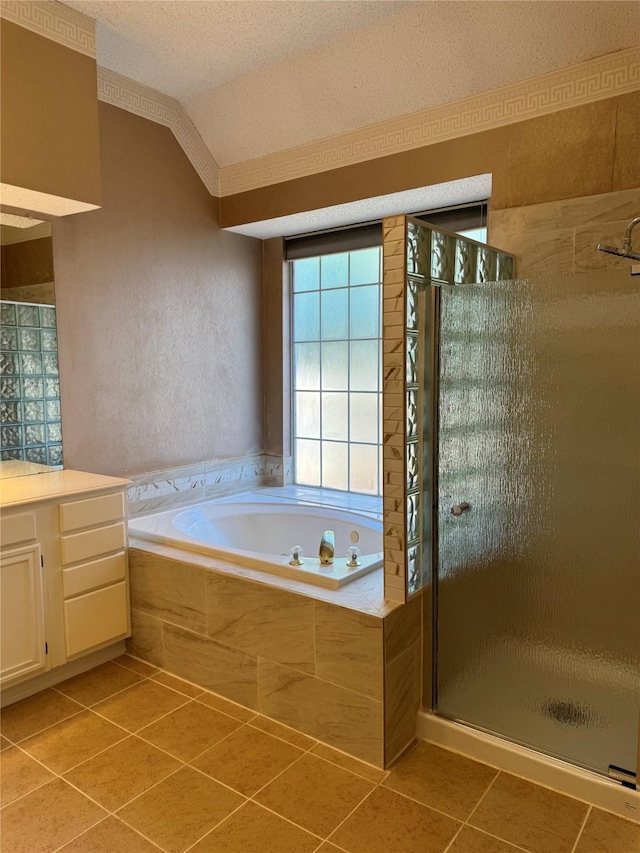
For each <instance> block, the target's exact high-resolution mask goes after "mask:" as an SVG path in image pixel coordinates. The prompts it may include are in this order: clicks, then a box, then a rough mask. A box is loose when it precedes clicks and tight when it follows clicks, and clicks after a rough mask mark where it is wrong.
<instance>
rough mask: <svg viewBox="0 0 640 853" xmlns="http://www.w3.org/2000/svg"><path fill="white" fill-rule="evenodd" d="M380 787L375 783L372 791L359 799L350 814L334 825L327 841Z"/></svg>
mask: <svg viewBox="0 0 640 853" xmlns="http://www.w3.org/2000/svg"><path fill="white" fill-rule="evenodd" d="M379 787H380V786H379V785H374V786H373V788H372V789H371V790H370V791H367V793H366V794H365V795H364V797H362V799H361V800H359V801H358V802H357V803H356V805H355V806H354V808H352V809H351V811H350V812H349V814H348V815H346V817H345V818H344V819H343V820H341V821H340V823H339V824H338V825H337V826H334V828H333V829H332V830H331V832H330V833H329V835H327V838H326V840H327V841H330V839H331V836H332V835H334V834H335V833H336V832H337V831H338V830H339V829H340V827H341V826H342V825H343V824H344V823H346V822H347V821H348V820H349V818H350V817H351V815H352V814H353V813H354V812H355V811H357V810H358V809H359V808H360V806H361V805H362V804H363V803H364V801H365V800H366V799H368V798H369V797H370V796H371V795H372V794H373V792H374V791H375V790H376V789H377V788H379ZM330 843H331V844H333V841H331V842H330Z"/></svg>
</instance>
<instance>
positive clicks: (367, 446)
mask: <svg viewBox="0 0 640 853" xmlns="http://www.w3.org/2000/svg"><path fill="white" fill-rule="evenodd" d="M381 257H382V252H381V249H380V247H379V246H375V247H373V248H368V249H359V250H357V251H350V252H340V253H336V254H330V255H322V256H321V257H313V258H304V259H301V260H295V261H292V262H291V264H292V268H293V276H292V280H293V337H292V340H293V347H292V349H293V353H292V355H293V364H292V378H293V393H294V406H293V439H294V482H296V483H299V484H301V485H308V486H322V487H325V488H330V489H340V490H343V491H351V492H359V493H363V494H372V495H379V494H381V486H382V458H381V450H380V447H381V428H382V389H381V337H382V332H381V292H382V283H381V271H380V264H381Z"/></svg>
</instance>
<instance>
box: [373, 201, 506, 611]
mask: <svg viewBox="0 0 640 853" xmlns="http://www.w3.org/2000/svg"><path fill="white" fill-rule="evenodd" d="M383 256H384V257H383V264H384V277H383V297H384V302H383V349H384V356H383V377H384V430H383V431H384V454H383V460H384V463H383V464H384V512H385V597H387V598H391V599H392V600H395V601H406V600H407V598H408V597H409V596H411V595H412V594H414V593H416V592H418V591H419V590H420V589H421V588H422V587H423V586H425V585H426V584H427V583H429V580H430V577H431V554H432V543H431V510H432V500H433V486H434V480H433V477H434V472H433V453H434V442H435V406H434V402H433V400H434V396H433V389H434V388H435V382H436V379H437V377H436V376H435V375H434V374H435V372H436V370H437V359H436V351H437V334H438V328H437V327H438V321H437V310H438V303H439V300H438V298H437V293H436V292H434V290H433V289H434V288H436V289H437V288H438V287H442V286H455V285H458V284H467V283H472V282H484V281H492V280H509V279H512V278H513V275H514V257H513V256H512V255H509V254H507V253H505V252H500V251H499V250H497V249H494V248H492V247H490V246H485V245H483V244H481V243H477V242H476V241H474V240H470V239H469V238H468V237H463V236H461V235H460V234H454V233H452V232H448V231H444V230H442V229H436V228H433V227H432V226H430V225H429V224H426V223H424V222H421V221H420V220H417V219H413V218H411V217H405V216H396V217H390V218H389V219H385V220H384V222H383Z"/></svg>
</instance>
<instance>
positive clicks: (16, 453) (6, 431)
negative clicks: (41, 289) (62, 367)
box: [0, 300, 62, 465]
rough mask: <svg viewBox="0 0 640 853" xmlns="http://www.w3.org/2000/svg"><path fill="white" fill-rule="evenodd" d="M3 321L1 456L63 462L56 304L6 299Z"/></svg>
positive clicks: (0, 342)
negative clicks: (38, 303)
mask: <svg viewBox="0 0 640 853" xmlns="http://www.w3.org/2000/svg"><path fill="white" fill-rule="evenodd" d="M1 310H2V316H1V321H2V322H1V325H0V345H1V352H0V398H1V402H0V416H1V421H2V423H1V425H0V459H3V460H7V459H21V460H23V461H26V462H38V463H41V464H43V465H62V424H61V421H60V384H59V379H58V342H57V337H56V309H55V307H54V306H53V305H35V304H31V303H23V302H5V301H4V300H3V301H2V305H1Z"/></svg>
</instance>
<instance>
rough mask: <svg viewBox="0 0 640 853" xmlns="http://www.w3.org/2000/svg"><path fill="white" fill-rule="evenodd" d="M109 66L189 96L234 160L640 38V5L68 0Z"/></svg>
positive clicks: (217, 148) (518, 0)
mask: <svg viewBox="0 0 640 853" xmlns="http://www.w3.org/2000/svg"><path fill="white" fill-rule="evenodd" d="M66 5H68V6H71V7H73V8H75V9H77V10H78V11H80V12H83V13H85V14H87V15H89V16H90V17H93V18H95V19H96V21H97V51H98V63H99V64H100V65H102V66H105V67H107V68H110V69H111V70H113V71H117V72H119V73H120V74H123V75H125V76H126V77H129V78H131V79H133V80H136V81H138V82H140V83H144V84H145V85H147V86H151V87H153V88H155V89H159V90H160V91H161V92H164V93H166V94H169V95H172V96H173V97H176V98H178V100H180V101H181V103H182V104H183V105H184V107H185V108H186V110H187V113H188V114H189V116H190V117H191V119H192V121H193V122H194V124H195V126H196V128H197V130H198V132H199V133H200V135H201V136H202V138H203V140H204V142H205V144H206V145H207V147H208V148H209V150H210V151H211V153H212V155H213V157H214V158H215V160H216V161H217V162H218V164H219V165H220V166H228V165H231V164H234V163H240V162H244V161H246V160H249V159H252V158H255V157H260V156H263V155H266V154H271V153H274V152H277V151H281V150H283V149H287V148H292V147H295V146H299V145H304V144H306V143H310V142H314V141H317V140H319V139H323V138H325V137H329V136H334V135H336V134H341V133H347V132H349V131H352V130H356V129H358V128H362V127H366V126H368V125H370V124H375V123H377V122H381V121H385V120H388V119H392V118H395V117H397V116H400V115H403V114H406V113H411V112H414V111H417V110H422V109H427V108H429V107H434V106H437V105H440V104H444V103H449V102H451V101H456V100H459V99H461V98H465V97H469V96H472V95H477V94H480V93H483V92H487V91H489V90H491V89H495V88H498V87H500V86H505V85H508V84H512V83H517V82H520V81H523V80H526V79H528V78H530V77H534V76H537V75H540V74H544V73H546V72H550V71H553V70H556V69H558V68H563V67H566V66H568V65H572V64H575V63H578V62H581V61H584V60H587V59H591V58H593V57H596V56H600V55H602V54H606V53H612V52H614V51H616V50H620V49H623V48H627V47H632V46H634V45H636V44H638V43H640V3H638V2H615V1H611V2H610V0H605V1H604V2H593V0H592V1H591V2H573V0H560V2H555V0H543V2H524V0H514V2H502V0H479V2H464V0H453V2H449V0H433V2H421V0H416V2H399V0H398V2H382V0H374V2H369V0H356V2H340V0H321V1H320V2H316V0H308V2H306V0H305V2H283V0H269V1H268V2H262V0H234V2H224V0H200V2H192V0H173V1H172V2H164V0H152V2H147V0H106V2H105V0H67V2H66Z"/></svg>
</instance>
